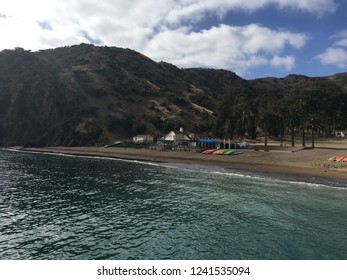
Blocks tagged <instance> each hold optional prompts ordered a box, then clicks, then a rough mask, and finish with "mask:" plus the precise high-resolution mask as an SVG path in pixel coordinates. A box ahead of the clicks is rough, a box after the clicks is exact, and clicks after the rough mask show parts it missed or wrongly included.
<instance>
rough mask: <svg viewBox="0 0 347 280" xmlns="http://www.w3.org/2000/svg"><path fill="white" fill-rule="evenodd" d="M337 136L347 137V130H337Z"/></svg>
mask: <svg viewBox="0 0 347 280" xmlns="http://www.w3.org/2000/svg"><path fill="white" fill-rule="evenodd" d="M335 136H336V137H340V138H346V137H347V130H340V131H335Z"/></svg>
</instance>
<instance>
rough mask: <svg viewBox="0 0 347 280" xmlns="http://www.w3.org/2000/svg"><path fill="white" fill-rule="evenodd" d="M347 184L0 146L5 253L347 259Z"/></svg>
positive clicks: (0, 230) (1, 254) (0, 255)
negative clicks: (343, 185) (334, 184)
mask: <svg viewBox="0 0 347 280" xmlns="http://www.w3.org/2000/svg"><path fill="white" fill-rule="evenodd" d="M346 232H347V189H345V188H335V187H329V186H323V185H315V184H309V183H298V182H297V183H295V182H285V181H281V180H276V179H271V178H256V177H253V176H249V175H247V176H245V175H242V174H232V173H228V172H224V171H222V170H218V171H217V170H211V171H207V170H199V169H198V167H194V168H186V167H179V166H176V167H168V166H160V165H157V164H150V163H138V162H126V161H119V160H110V159H97V158H82V157H71V156H59V155H44V154H31V153H14V152H8V151H0V259H347V234H346Z"/></svg>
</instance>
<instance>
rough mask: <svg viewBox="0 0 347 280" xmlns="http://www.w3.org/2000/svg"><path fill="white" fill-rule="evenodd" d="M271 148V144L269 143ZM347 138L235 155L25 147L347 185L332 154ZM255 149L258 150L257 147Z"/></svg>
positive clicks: (344, 168) (340, 152) (342, 151)
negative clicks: (310, 147) (308, 145)
mask: <svg viewBox="0 0 347 280" xmlns="http://www.w3.org/2000/svg"><path fill="white" fill-rule="evenodd" d="M270 147H271V146H270ZM344 147H347V140H345V141H343V142H342V141H337V142H333V141H329V142H326V141H324V142H319V143H316V148H315V149H300V148H297V149H295V148H291V147H283V148H282V149H281V148H280V149H274V150H271V148H270V150H269V151H264V150H263V146H258V148H257V147H253V148H252V149H245V150H240V151H242V154H240V155H236V156H226V155H204V154H201V153H198V152H196V151H195V150H192V151H171V150H169V151H163V150H160V149H157V150H150V149H134V148H116V147H109V148H105V147H45V148H26V149H22V150H28V151H36V152H49V153H64V154H73V155H88V156H101V157H112V158H120V159H129V160H139V161H150V162H161V163H171V164H184V165H192V166H194V165H200V166H204V168H209V167H213V168H214V169H215V168H221V169H224V170H234V171H240V172H243V171H245V172H252V173H258V174H263V175H268V176H274V177H280V178H284V179H288V180H297V181H309V182H317V183H320V182H325V181H326V180H328V181H335V182H338V183H337V184H334V185H338V186H345V187H347V163H332V162H329V161H328V159H329V158H331V157H333V156H344V155H345V156H347V149H346V148H344ZM255 148H256V149H255Z"/></svg>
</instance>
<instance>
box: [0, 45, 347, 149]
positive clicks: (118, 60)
mask: <svg viewBox="0 0 347 280" xmlns="http://www.w3.org/2000/svg"><path fill="white" fill-rule="evenodd" d="M315 79H316V78H308V77H305V76H297V75H290V76H288V77H285V78H283V79H276V78H265V79H257V80H251V81H246V80H244V79H242V78H240V77H238V76H237V75H236V74H235V73H233V72H230V71H226V70H212V69H179V68H177V67H176V66H174V65H171V64H169V63H165V62H160V63H156V62H154V61H152V60H151V59H149V58H148V57H146V56H144V55H142V54H140V53H138V52H135V51H132V50H129V49H121V48H116V47H96V46H93V45H87V44H81V45H78V46H72V47H62V48H57V49H53V50H43V51H39V52H30V51H25V50H23V49H20V48H17V49H15V50H4V51H2V52H0V146H9V145H30V146H38V145H39V146H52V145H67V146H72V145H93V144H96V143H110V142H113V141H115V140H119V139H124V138H130V137H131V136H133V135H135V134H142V133H149V134H152V135H161V134H162V133H165V132H168V131H169V130H171V129H178V128H179V127H181V126H183V127H184V128H185V129H186V130H190V131H194V132H195V133H198V134H200V135H203V136H209V135H211V131H213V127H215V128H216V127H217V129H218V126H216V122H218V119H223V116H222V117H221V118H218V115H219V116H221V114H223V113H221V104H222V103H223V100H224V101H225V100H226V99H225V98H229V97H230V96H231V98H232V96H233V95H235V94H236V95H238V94H241V95H242V98H243V99H245V100H250V99H254V100H255V101H254V104H257V102H258V101H257V98H258V99H259V98H261V96H262V94H267V93H269V92H271V93H275V94H283V93H285V92H289V91H290V90H291V89H292V88H293V86H294V85H296V84H297V83H298V82H301V81H305V80H308V81H314V80H315ZM326 79H329V80H332V81H334V82H337V83H340V84H341V83H342V84H344V85H346V81H347V77H346V74H345V73H342V74H338V75H335V76H331V77H327V78H326ZM230 94H231V95H230ZM222 105H223V104H222ZM224 107H225V106H224ZM224 109H225V108H224ZM254 114H256V112H254Z"/></svg>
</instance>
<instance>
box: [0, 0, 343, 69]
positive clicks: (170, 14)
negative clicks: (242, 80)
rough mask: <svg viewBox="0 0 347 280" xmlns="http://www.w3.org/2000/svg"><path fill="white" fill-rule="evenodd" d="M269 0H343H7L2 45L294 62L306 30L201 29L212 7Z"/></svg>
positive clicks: (316, 8)
mask: <svg viewBox="0 0 347 280" xmlns="http://www.w3.org/2000/svg"><path fill="white" fill-rule="evenodd" d="M269 5H275V6H276V7H278V9H280V10H281V9H288V8H290V9H292V10H296V11H298V10H299V11H301V12H305V13H309V14H312V15H315V16H322V15H324V14H327V13H332V12H334V11H335V10H336V7H337V6H336V4H335V1H334V0H247V1H245V0H160V1H158V0H145V1H144V0H127V1H124V0H103V1H96V0H74V1H67V0H65V1H63V0H49V1H48V0H31V1H27V0H1V2H0V35H1V41H0V49H4V48H14V47H17V46H19V47H23V48H25V49H32V50H37V49H45V48H54V47H58V46H66V45H73V44H79V43H81V42H92V43H98V42H99V43H100V44H105V45H110V46H118V47H128V48H131V49H135V50H137V51H139V52H142V53H145V54H146V55H148V56H149V57H151V58H153V59H154V60H165V61H168V62H172V63H174V64H176V65H178V66H181V67H191V66H206V67H214V68H228V69H231V70H233V71H237V72H239V73H242V72H244V71H246V70H247V69H248V68H250V67H252V66H259V65H273V66H276V65H279V64H281V63H282V64H281V65H282V66H283V65H285V68H286V69H289V68H291V67H294V64H295V59H294V58H293V57H291V56H290V55H283V54H282V53H283V52H284V50H288V48H301V47H303V46H304V45H305V44H306V42H307V40H308V36H307V35H305V34H301V33H292V32H289V31H286V30H276V29H270V28H267V27H263V26H260V25H257V24H248V25H245V26H228V25H224V24H221V25H219V26H212V27H211V28H208V29H206V30H200V31H199V27H198V24H199V23H200V22H201V21H204V20H205V19H206V17H208V16H210V15H213V16H216V15H217V16H220V17H221V19H222V18H223V16H224V15H225V14H226V13H227V12H228V11H232V10H242V11H246V12H255V11H257V10H259V9H262V8H264V7H267V6H269ZM197 30H198V31H197ZM344 43H345V42H343V41H341V42H340V44H344Z"/></svg>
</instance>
